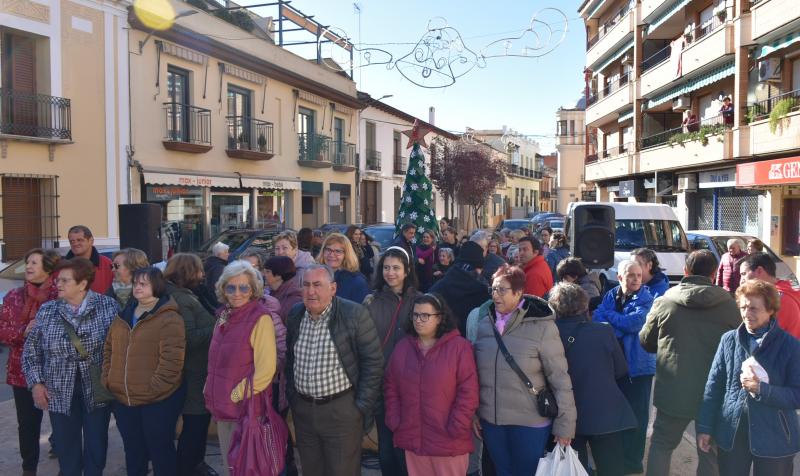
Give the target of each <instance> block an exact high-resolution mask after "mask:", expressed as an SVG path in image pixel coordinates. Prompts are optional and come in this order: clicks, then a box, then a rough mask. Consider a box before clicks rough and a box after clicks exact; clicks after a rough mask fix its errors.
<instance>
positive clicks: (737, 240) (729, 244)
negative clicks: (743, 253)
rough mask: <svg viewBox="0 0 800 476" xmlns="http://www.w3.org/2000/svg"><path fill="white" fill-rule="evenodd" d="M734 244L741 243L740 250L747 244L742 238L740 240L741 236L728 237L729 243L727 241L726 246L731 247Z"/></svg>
mask: <svg viewBox="0 0 800 476" xmlns="http://www.w3.org/2000/svg"><path fill="white" fill-rule="evenodd" d="M734 244H737V245H739V249H740V250H742V249H744V247H745V244H744V243H743V242H742V240H740V239H739V238H729V239H728V242H727V243H725V246H726V247H728V248H730V247H731V246H733V245H734Z"/></svg>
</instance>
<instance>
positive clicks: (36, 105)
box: [0, 88, 72, 142]
mask: <svg viewBox="0 0 800 476" xmlns="http://www.w3.org/2000/svg"><path fill="white" fill-rule="evenodd" d="M0 135H9V136H18V137H19V138H31V140H34V138H35V139H36V140H37V142H38V141H42V142H68V141H72V120H71V104H70V100H69V99H66V98H60V97H56V96H48V95H46V94H32V93H26V92H22V91H15V90H13V89H8V88H0Z"/></svg>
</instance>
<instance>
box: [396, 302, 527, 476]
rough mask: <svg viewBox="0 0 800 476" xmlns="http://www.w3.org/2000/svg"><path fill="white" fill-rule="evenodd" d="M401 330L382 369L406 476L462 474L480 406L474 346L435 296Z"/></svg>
mask: <svg viewBox="0 0 800 476" xmlns="http://www.w3.org/2000/svg"><path fill="white" fill-rule="evenodd" d="M405 329H406V332H407V333H408V337H406V338H404V339H403V340H401V341H400V342H399V343H398V344H397V347H395V350H394V352H393V353H392V357H391V359H390V361H389V365H388V366H387V368H386V376H385V379H384V394H385V397H384V398H385V400H386V426H387V427H389V429H390V430H391V431H392V432H394V445H395V446H396V447H398V448H401V449H403V450H405V456H406V464H407V467H408V474H409V475H411V476H416V475H420V476H423V475H430V474H436V475H444V476H457V475H458V476H460V475H464V474H466V472H467V464H468V461H469V453H470V452H472V451H473V445H472V436H471V434H470V430H471V423H472V418H473V416H474V415H475V410H476V409H477V408H478V375H477V373H476V370H475V360H474V357H473V354H472V346H471V345H470V344H469V342H467V340H466V339H464V338H463V337H461V335H460V334H459V332H458V329H457V326H456V321H455V318H454V317H453V314H452V312H450V309H449V308H448V307H447V304H446V303H445V302H444V300H443V299H442V297H441V296H439V295H436V294H423V295H421V296H419V297H417V298H416V300H415V301H414V309H413V312H412V314H411V319H410V320H407V321H406V323H405ZM411 415H413V417H410V416H411ZM531 474H532V473H531Z"/></svg>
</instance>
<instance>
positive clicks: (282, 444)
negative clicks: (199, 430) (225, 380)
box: [228, 375, 289, 476]
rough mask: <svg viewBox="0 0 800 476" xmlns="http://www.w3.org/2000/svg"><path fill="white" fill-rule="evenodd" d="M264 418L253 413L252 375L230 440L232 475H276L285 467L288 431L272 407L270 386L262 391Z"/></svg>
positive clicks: (229, 455) (229, 458) (229, 462)
mask: <svg viewBox="0 0 800 476" xmlns="http://www.w3.org/2000/svg"><path fill="white" fill-rule="evenodd" d="M264 392H266V393H265V395H266V397H267V398H263V399H258V400H259V401H262V402H264V403H263V405H264V407H265V408H264V415H263V416H258V415H257V413H256V403H255V402H256V399H255V398H253V376H252V375H251V376H250V377H248V379H247V388H246V389H245V395H247V397H246V398H245V401H244V402H242V406H241V414H240V415H239V421H238V424H237V425H236V429H235V430H234V432H233V436H232V438H231V448H230V450H228V464H229V465H230V473H231V475H232V476H278V475H279V474H281V472H282V471H283V468H284V467H285V466H286V444H287V441H288V438H289V429H288V428H287V427H286V423H285V422H284V421H283V418H281V416H280V415H279V414H278V412H276V411H275V409H274V408H272V405H270V404H269V402H271V401H272V385H269V386H267V388H266V389H264Z"/></svg>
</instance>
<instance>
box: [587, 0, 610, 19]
mask: <svg viewBox="0 0 800 476" xmlns="http://www.w3.org/2000/svg"><path fill="white" fill-rule="evenodd" d="M604 3H606V0H600V1H599V2H597V4H595V6H594V8H592V11H591V12H589V15H587V17H586V18H592V17H593V16H594V14H595V13H597V10H600V7H602V6H603V4H604Z"/></svg>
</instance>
